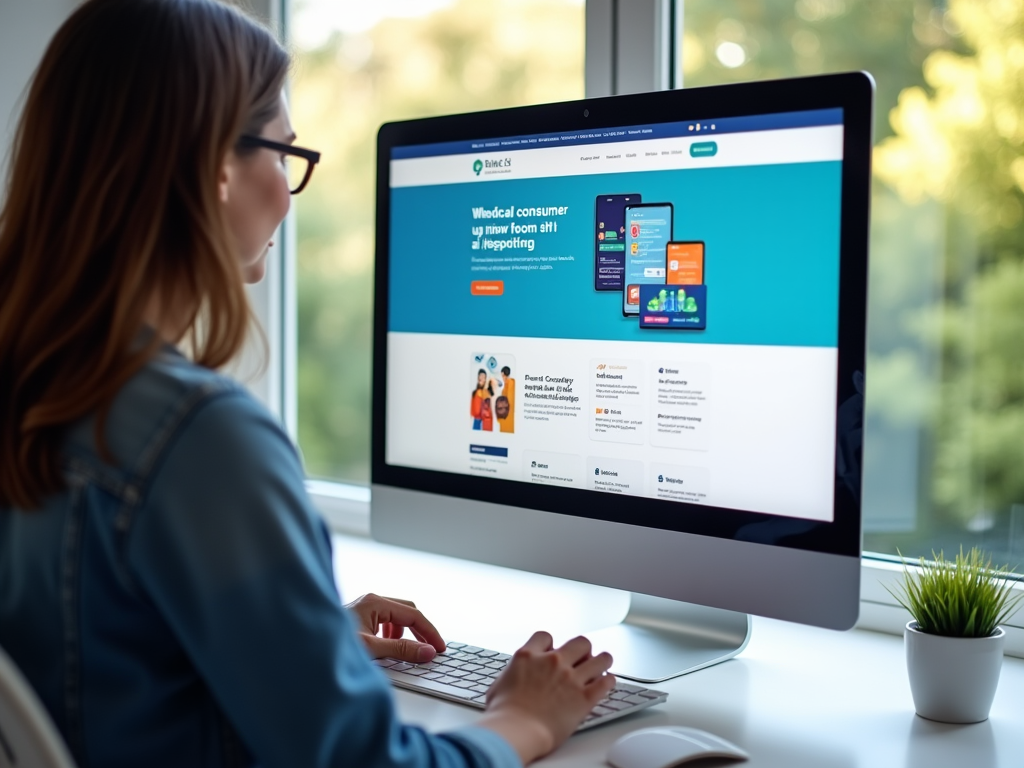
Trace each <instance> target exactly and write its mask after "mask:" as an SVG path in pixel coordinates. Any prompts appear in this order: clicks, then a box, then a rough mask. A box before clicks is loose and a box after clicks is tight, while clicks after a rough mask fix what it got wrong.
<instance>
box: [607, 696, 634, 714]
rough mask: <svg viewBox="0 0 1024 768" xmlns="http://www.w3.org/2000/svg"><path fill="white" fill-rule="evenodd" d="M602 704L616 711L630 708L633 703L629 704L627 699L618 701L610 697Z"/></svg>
mask: <svg viewBox="0 0 1024 768" xmlns="http://www.w3.org/2000/svg"><path fill="white" fill-rule="evenodd" d="M601 706H602V707H607V708H608V709H614V710H615V711H616V712H618V711H619V710H622V709H629V708H630V707H631V706H632V705H631V704H628V703H627V702H625V701H616V700H615V699H610V700H607V701H603V702H601Z"/></svg>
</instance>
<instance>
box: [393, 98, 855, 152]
mask: <svg viewBox="0 0 1024 768" xmlns="http://www.w3.org/2000/svg"><path fill="white" fill-rule="evenodd" d="M842 123H843V110H842V109H816V110H809V111H804V112H779V113H775V114H769V115H750V116H745V117H725V118H718V119H715V118H710V119H706V120H688V121H681V122H672V123H653V124H650V125H633V126H624V127H621V128H601V129H595V130H590V131H561V132H555V133H536V134H531V135H525V136H508V137H504V138H494V139H477V140H469V141H446V142H440V143H437V144H415V145H411V146H406V147H394V148H392V150H391V159H392V160H403V159H408V158H415V157H437V156H440V155H463V154H471V153H478V152H502V151H505V150H519V149H540V148H542V147H566V146H578V145H581V144H611V143H621V142H624V141H647V140H650V139H667V138H679V137H683V136H687V137H690V136H697V135H700V136H719V135H721V134H728V133H747V132H750V131H770V130H779V129H783V128H812V127H816V126H824V125H840V126H841V125H842Z"/></svg>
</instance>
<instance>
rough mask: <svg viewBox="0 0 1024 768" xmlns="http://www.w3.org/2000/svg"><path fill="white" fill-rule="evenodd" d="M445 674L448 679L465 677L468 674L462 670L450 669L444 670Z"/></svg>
mask: <svg viewBox="0 0 1024 768" xmlns="http://www.w3.org/2000/svg"><path fill="white" fill-rule="evenodd" d="M445 674H446V675H448V676H449V677H465V676H466V675H468V674H469V672H467V671H466V670H464V669H450V668H449V669H446V670H445Z"/></svg>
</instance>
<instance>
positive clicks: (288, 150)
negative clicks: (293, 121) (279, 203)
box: [238, 134, 320, 195]
mask: <svg viewBox="0 0 1024 768" xmlns="http://www.w3.org/2000/svg"><path fill="white" fill-rule="evenodd" d="M238 146H240V147H249V148H254V147H260V148H263V149H272V150H274V151H275V152H283V153H284V154H286V155H293V156H295V157H301V158H303V159H304V160H306V161H307V165H306V175H305V176H303V177H302V182H301V183H300V184H299V186H297V187H296V188H295V189H290V190H288V191H289V192H291V193H292V194H293V195H297V194H299V192H301V191H302V190H303V189H305V188H306V185H307V184H308V183H309V179H310V177H311V176H312V175H313V169H314V168H315V167H316V164H317V163H319V162H320V153H319V152H317V151H316V150H313V149H306V148H305V147H296V146H294V145H292V144H282V143H281V142H279V141H271V140H270V139H264V138H263V137H262V136H250V135H249V134H242V136H240V137H239V138H238Z"/></svg>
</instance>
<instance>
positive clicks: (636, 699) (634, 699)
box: [623, 695, 647, 704]
mask: <svg viewBox="0 0 1024 768" xmlns="http://www.w3.org/2000/svg"><path fill="white" fill-rule="evenodd" d="M623 701H625V702H626V703H627V704H646V703H647V699H645V698H644V697H642V696H634V695H630V696H629V697H627V698H625V699H623Z"/></svg>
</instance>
